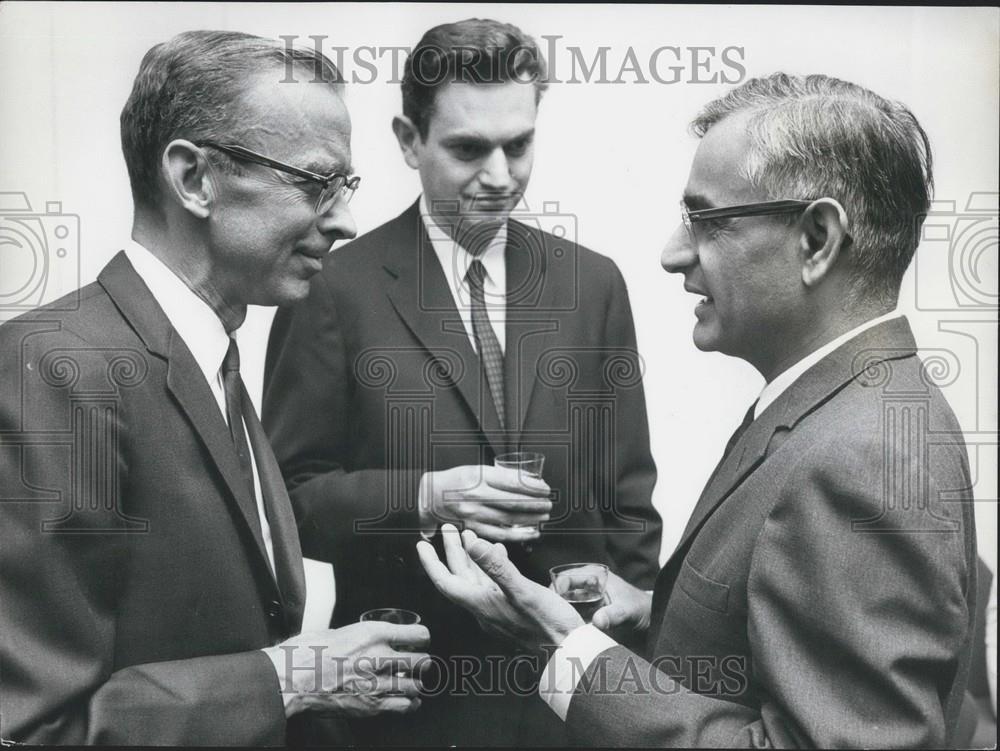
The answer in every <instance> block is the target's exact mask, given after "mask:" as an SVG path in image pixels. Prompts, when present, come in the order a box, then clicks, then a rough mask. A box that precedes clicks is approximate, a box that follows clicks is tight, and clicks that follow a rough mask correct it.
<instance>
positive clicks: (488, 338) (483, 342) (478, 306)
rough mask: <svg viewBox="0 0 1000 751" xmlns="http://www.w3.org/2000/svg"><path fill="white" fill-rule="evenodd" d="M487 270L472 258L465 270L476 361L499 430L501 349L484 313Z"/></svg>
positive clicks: (501, 379)
mask: <svg viewBox="0 0 1000 751" xmlns="http://www.w3.org/2000/svg"><path fill="white" fill-rule="evenodd" d="M485 277H486V269H485V268H484V267H483V264H482V263H481V262H479V261H473V262H472V265H470V266H469V270H468V272H466V275H465V278H466V279H467V280H468V282H469V296H470V297H471V298H472V333H473V335H474V336H475V337H476V346H477V348H478V349H479V361H480V363H482V366H483V371H484V372H485V373H486V382H487V383H488V384H489V387H490V393H491V394H492V395H493V404H494V406H496V409H497V416H498V417H499V418H500V429H501V430H503V429H504V397H503V351H502V350H501V349H500V342H498V341H497V335H496V333H495V332H494V331H493V326H491V325H490V317H489V314H487V312H486V295H485V293H484V291H483V279H484V278H485Z"/></svg>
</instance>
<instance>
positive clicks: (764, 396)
mask: <svg viewBox="0 0 1000 751" xmlns="http://www.w3.org/2000/svg"><path fill="white" fill-rule="evenodd" d="M901 315H902V313H900V312H899V311H898V310H893V311H890V312H889V313H886V314H884V315H880V316H879V317H878V318H872V319H871V320H870V321H865V322H864V323H862V324H861V325H860V326H855V327H854V328H853V329H851V330H850V331H848V332H846V333H844V334H841V335H840V336H838V337H837V338H836V339H834V340H832V341H829V342H827V343H826V344H824V345H823V346H822V347H820V348H819V349H817V350H815V351H813V352H810V353H809V354H808V355H806V356H805V357H803V358H802V359H801V360H799V361H798V362H797V363H795V364H794V365H793V366H792V367H790V368H788V369H787V370H785V371H784V372H783V373H781V375H779V376H778V377H777V378H775V379H774V380H773V381H771V382H770V383H768V384H766V385H765V386H764V390H763V391H761V392H760V396H759V397H758V398H757V406H756V407H755V408H754V412H753V417H754V419H755V420H756V419H757V416H758V415H760V414H761V413H762V412H763V411H764V410H765V409H767V408H768V407H769V406H770V405H771V404H772V403H773V402H774V400H775V399H777V398H778V397H779V396H781V395H782V394H783V393H784V392H785V390H786V389H787V388H788V387H789V386H791V385H792V384H793V383H795V381H797V380H798V379H799V376H801V375H802V374H803V373H805V372H806V371H807V370H809V368H811V367H812V366H813V365H815V364H816V363H818V362H819V361H820V360H822V359H823V358H824V357H826V356H827V355H828V354H830V353H831V352H833V351H834V350H835V349H837V347H839V346H840V345H841V344H843V343H844V342H846V341H848V340H849V339H853V338H854V337H856V336H857V335H858V334H860V333H861V332H862V331H867V330H868V329H870V328H872V327H873V326H878V325H879V324H880V323H884V322H885V321H888V320H891V319H893V318H898V317H900V316H901Z"/></svg>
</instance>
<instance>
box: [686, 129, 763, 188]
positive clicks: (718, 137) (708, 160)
mask: <svg viewBox="0 0 1000 751" xmlns="http://www.w3.org/2000/svg"><path fill="white" fill-rule="evenodd" d="M748 119H749V115H748V114H746V113H742V114H735V115H730V116H729V117H726V118H725V119H723V120H721V121H720V122H718V123H716V124H715V125H713V126H712V128H711V129H710V130H709V131H708V132H707V133H706V134H705V135H704V137H703V138H702V139H701V143H699V144H698V150H697V151H696V152H695V156H694V160H693V161H692V163H691V173H690V175H689V176H688V183H687V188H685V194H686V195H690V196H701V197H703V198H705V199H706V200H707V201H708V202H709V203H711V204H712V205H714V206H726V205H733V204H739V203H752V202H754V201H757V200H763V199H761V198H760V195H761V194H760V193H759V191H758V190H757V189H755V188H754V187H753V186H752V185H751V184H750V183H749V182H748V181H747V179H746V178H745V177H743V174H742V173H743V166H744V164H745V161H746V157H747V153H748V151H749V148H750V138H749V136H748V135H747V120H748Z"/></svg>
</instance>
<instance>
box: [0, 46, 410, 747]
mask: <svg viewBox="0 0 1000 751" xmlns="http://www.w3.org/2000/svg"><path fill="white" fill-rule="evenodd" d="M286 66H288V69H290V68H293V67H294V68H299V69H301V73H302V75H303V77H308V78H309V80H313V79H315V78H320V77H321V79H322V80H317V81H316V82H313V83H299V84H298V85H297V86H293V85H288V84H283V83H281V80H282V78H283V73H284V72H285V71H286ZM340 85H341V84H340V83H339V76H338V72H337V70H336V68H335V67H334V66H333V64H332V63H331V62H330V61H329V60H328V59H326V58H325V57H323V56H322V55H319V54H318V53H315V52H311V51H298V50H288V49H285V47H284V46H283V45H280V44H278V43H277V42H274V41H270V40H266V39H262V38H259V37H254V36H250V35H247V34H240V33H235V32H214V31H192V32H185V33H182V34H179V35H178V36H176V37H174V38H173V39H171V40H170V41H168V42H165V43H163V44H158V45H156V46H155V47H153V48H152V49H151V50H149V52H148V53H147V54H146V56H145V57H144V59H143V61H142V64H141V65H140V68H139V72H138V75H137V76H136V79H135V82H134V85H133V89H132V93H131V95H130V97H129V99H128V101H127V102H126V104H125V107H124V109H123V110H122V114H121V133H122V148H123V151H124V155H125V162H126V165H127V167H128V171H129V177H130V181H131V188H132V194H133V198H134V203H135V214H134V223H133V228H132V237H133V239H134V243H133V244H131V245H130V246H129V247H127V248H125V250H124V251H123V252H121V253H119V254H118V255H116V256H115V257H114V258H113V259H112V260H111V262H110V263H109V264H108V265H107V266H106V267H105V268H104V269H103V270H102V271H101V273H100V275H99V276H98V279H97V281H96V282H94V283H93V284H90V285H88V286H86V287H84V288H83V289H82V290H79V292H78V293H76V294H75V295H74V296H70V297H68V298H65V299H63V300H60V301H57V302H55V303H53V304H51V305H49V306H46V307H43V308H41V309H39V310H37V311H33V312H31V313H29V314H27V315H25V316H22V317H20V318H18V319H16V320H14V321H11V322H9V323H7V324H6V325H4V326H3V327H2V328H0V601H2V603H3V606H2V608H0V662H2V665H0V671H2V676H3V678H2V684H3V686H2V691H0V733H2V737H3V740H4V741H5V742H6V741H14V742H23V743H38V744H81V743H94V744H101V745H127V746H135V745H137V746H145V745H196V746H203V745H204V746H213V745H243V746H258V745H280V744H282V743H283V742H286V741H287V742H289V743H300V742H310V743H319V742H327V743H329V742H337V741H340V742H343V741H344V740H345V736H344V735H343V728H341V727H340V726H339V725H340V723H342V719H339V718H345V717H359V716H371V715H375V714H379V713H405V712H409V711H412V710H414V709H415V708H416V707H417V706H418V705H419V703H420V699H419V697H418V689H419V683H418V682H417V678H416V676H415V672H414V671H415V665H416V662H417V661H418V660H420V659H421V658H422V657H425V656H426V655H423V654H422V653H421V652H420V650H422V649H423V648H424V646H426V644H427V643H428V634H427V630H426V628H425V627H424V626H419V625H418V626H402V625H393V624H388V623H358V624H354V625H351V626H346V627H344V628H341V629H337V630H326V631H318V632H312V633H308V634H299V631H300V628H301V624H302V613H303V606H304V602H305V585H304V577H303V570H302V554H301V550H300V546H299V542H298V534H297V530H296V526H295V519H294V516H293V512H292V508H291V505H290V504H289V501H288V496H287V493H286V491H285V488H284V483H283V482H282V480H281V475H280V472H279V470H278V466H277V463H276V461H275V459H274V455H273V454H272V453H271V450H270V447H269V446H268V443H267V439H266V436H265V434H264V431H263V428H262V427H261V425H260V422H259V420H258V418H257V416H256V414H255V412H254V407H253V404H252V403H251V401H250V399H249V397H248V395H247V392H246V389H245V387H244V385H243V382H242V379H241V376H240V371H239V347H238V344H237V337H236V333H237V329H238V328H239V327H240V325H241V323H242V322H243V319H244V316H245V315H246V311H247V305H250V304H259V305H285V304H288V303H292V302H295V301H296V300H299V299H302V298H303V297H304V296H305V295H306V294H307V292H308V290H309V278H310V277H311V276H313V275H314V274H315V273H316V272H317V271H319V269H320V268H321V261H322V259H323V257H324V256H325V255H326V253H327V252H328V250H329V249H330V247H331V245H332V244H333V243H334V242H336V241H337V240H340V239H347V238H351V237H353V236H354V234H355V228H354V222H353V219H352V217H351V213H350V210H349V209H348V207H347V202H348V200H349V199H350V196H351V193H352V192H353V191H354V189H355V188H356V187H357V185H358V180H359V179H358V178H357V177H351V176H350V171H351V149H350V135H351V123H350V118H349V116H348V113H347V109H346V108H345V106H344V103H343V101H342V99H341V90H340ZM403 650H408V651H406V652H404V651H403Z"/></svg>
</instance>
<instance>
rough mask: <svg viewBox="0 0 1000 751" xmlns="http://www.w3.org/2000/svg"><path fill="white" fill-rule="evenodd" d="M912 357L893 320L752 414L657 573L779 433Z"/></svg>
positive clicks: (903, 326) (899, 322)
mask: <svg viewBox="0 0 1000 751" xmlns="http://www.w3.org/2000/svg"><path fill="white" fill-rule="evenodd" d="M914 354H916V343H915V342H914V339H913V333H912V332H911V331H910V327H909V324H908V323H907V322H906V319H904V318H894V319H891V320H889V321H886V322H884V323H881V324H879V325H877V326H873V327H872V328H870V329H867V330H865V331H862V332H861V333H860V334H858V335H857V336H855V337H853V338H852V339H850V340H848V341H847V342H844V344H843V345H841V346H840V347H838V348H837V349H836V350H834V351H833V352H831V353H830V354H829V355H827V356H826V357H824V358H823V359H822V360H820V361H819V362H818V363H816V364H815V365H814V366H813V367H811V368H810V369H809V370H807V371H806V372H805V373H803V374H802V375H801V376H800V377H799V378H798V379H797V380H796V381H795V382H794V383H793V384H792V385H791V386H790V387H789V388H788V389H787V390H786V391H785V392H784V393H782V394H781V395H780V396H779V397H778V398H777V399H776V400H775V401H774V402H773V403H772V404H771V405H769V406H768V407H767V409H765V410H764V412H763V413H762V414H760V415H758V417H757V419H756V420H755V421H754V422H753V424H751V425H750V427H749V428H748V429H747V430H746V432H745V433H744V434H743V436H742V438H740V440H739V441H738V442H737V443H736V445H735V446H734V447H733V450H732V451H731V452H730V454H729V455H728V456H727V457H726V458H725V460H724V461H723V462H722V464H721V466H720V467H719V468H718V470H717V471H716V472H715V473H714V474H713V475H712V478H711V479H710V480H709V482H708V484H707V485H706V487H705V489H704V490H703V491H702V494H701V497H700V498H699V499H698V503H697V505H696V506H695V508H694V511H693V512H692V513H691V518H690V520H689V521H688V524H687V527H686V528H685V530H684V533H683V534H682V535H681V539H680V541H679V542H678V543H677V547H676V548H675V550H674V553H673V554H672V555H671V557H670V560H669V561H668V562H667V565H666V566H665V567H664V569H663V571H665V570H666V569H667V568H668V567H669V566H670V565H671V563H673V562H674V558H675V557H676V558H683V554H684V551H685V550H686V547H687V544H688V542H689V541H690V540H691V539H692V538H693V536H694V535H696V534H697V532H698V530H699V529H700V528H701V527H702V525H703V524H704V523H705V521H706V520H707V519H708V517H709V516H710V515H711V514H712V512H713V511H714V510H715V509H716V508H718V506H719V505H720V504H721V503H722V502H723V501H725V500H726V498H728V497H729V496H730V494H732V492H733V490H735V489H736V488H737V487H739V485H740V483H742V482H743V480H744V479H746V477H747V475H749V474H750V473H751V472H753V471H754V470H755V469H756V468H757V467H759V466H760V464H761V463H762V462H763V461H764V459H765V458H766V457H767V451H768V447H769V446H770V444H771V439H772V437H773V436H774V435H775V433H776V432H777V431H778V430H779V429H781V430H793V429H794V428H795V426H796V425H797V424H798V422H799V421H800V420H801V419H802V418H803V417H805V416H806V415H809V414H811V413H812V412H814V411H815V410H817V409H819V408H820V407H821V406H822V405H823V404H825V403H826V402H827V401H829V400H830V399H831V398H832V397H833V396H834V395H835V394H837V393H838V392H839V391H840V390H841V389H843V388H844V387H845V386H846V385H847V384H849V383H850V382H851V381H853V380H854V379H855V378H857V377H858V376H859V375H861V374H862V373H864V372H866V371H868V372H871V371H872V370H873V369H875V370H877V369H879V368H880V367H884V366H882V365H881V364H882V363H885V362H886V361H889V360H897V359H900V358H903V357H910V356H913V355H914ZM661 574H662V571H661Z"/></svg>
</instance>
